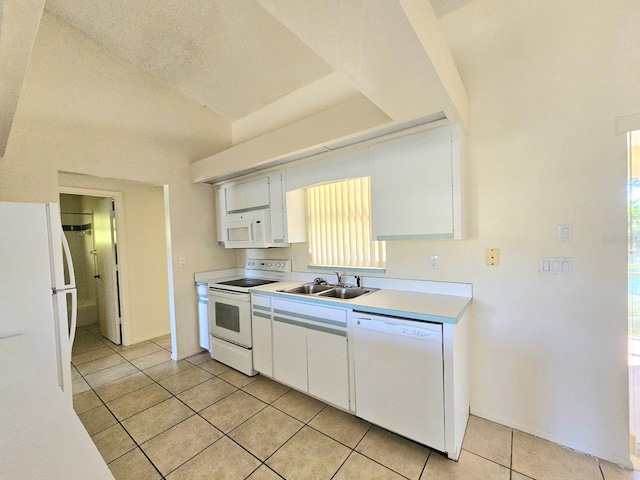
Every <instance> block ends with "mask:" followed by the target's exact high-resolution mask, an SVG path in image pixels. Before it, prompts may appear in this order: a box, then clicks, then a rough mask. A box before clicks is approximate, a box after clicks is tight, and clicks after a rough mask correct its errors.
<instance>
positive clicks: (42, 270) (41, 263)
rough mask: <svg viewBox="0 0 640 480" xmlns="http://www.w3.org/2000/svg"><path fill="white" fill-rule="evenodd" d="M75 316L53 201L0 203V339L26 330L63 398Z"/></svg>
mask: <svg viewBox="0 0 640 480" xmlns="http://www.w3.org/2000/svg"><path fill="white" fill-rule="evenodd" d="M65 262H66V265H67V271H68V280H67V281H66V282H65V270H64V265H65ZM68 302H70V306H71V308H67V303H68ZM76 315H77V291H76V286H75V275H74V270H73V263H72V261H71V255H70V252H69V246H68V244H67V241H66V238H65V236H64V234H63V232H62V225H61V222H60V208H59V205H58V204H57V203H47V204H38V203H14V202H0V339H2V338H6V337H12V336H15V335H20V334H24V335H29V336H30V337H31V338H32V339H33V340H34V341H35V342H36V343H37V345H38V350H39V351H40V353H41V354H42V355H43V356H44V357H45V359H46V369H45V371H43V372H42V375H43V376H49V378H51V379H52V380H53V381H55V382H57V383H58V385H59V386H60V388H62V390H63V391H64V392H65V394H66V396H67V398H68V399H69V400H71V399H72V395H73V393H72V388H71V347H72V345H73V339H74V336H75V329H76Z"/></svg>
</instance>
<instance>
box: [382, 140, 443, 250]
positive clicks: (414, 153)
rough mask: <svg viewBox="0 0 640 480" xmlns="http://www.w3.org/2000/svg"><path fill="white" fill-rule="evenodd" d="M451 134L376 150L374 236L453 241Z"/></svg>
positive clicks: (385, 145) (392, 144)
mask: <svg viewBox="0 0 640 480" xmlns="http://www.w3.org/2000/svg"><path fill="white" fill-rule="evenodd" d="M451 141H452V135H451V132H449V131H446V132H439V133H433V132H429V133H427V134H421V135H417V136H412V137H409V138H402V139H399V140H396V141H393V142H388V143H384V144H380V145H376V146H373V147H371V170H372V172H371V206H372V226H373V237H374V238H375V239H376V240H393V239H402V238H408V239H411V238H416V239H417V238H454V229H453V225H454V218H453V213H454V212H453V176H452V144H451Z"/></svg>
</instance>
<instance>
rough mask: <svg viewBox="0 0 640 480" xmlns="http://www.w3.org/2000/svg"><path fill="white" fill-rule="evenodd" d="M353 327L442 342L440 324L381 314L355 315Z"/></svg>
mask: <svg viewBox="0 0 640 480" xmlns="http://www.w3.org/2000/svg"><path fill="white" fill-rule="evenodd" d="M355 328H363V329H365V330H370V331H373V332H381V333H386V334H390V335H397V336H400V337H410V338H415V339H417V340H429V341H432V342H442V325H440V324H434V323H426V322H418V321H412V320H404V319H397V318H391V317H381V316H377V315H376V316H374V315H371V316H366V317H356V319H355Z"/></svg>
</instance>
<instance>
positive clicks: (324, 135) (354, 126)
mask: <svg viewBox="0 0 640 480" xmlns="http://www.w3.org/2000/svg"><path fill="white" fill-rule="evenodd" d="M390 120H391V119H390V118H389V117H388V116H387V115H385V113H384V112H382V111H381V110H380V109H379V108H378V107H376V106H375V105H373V104H372V103H371V102H370V101H369V100H368V99H367V98H366V97H364V96H363V95H360V94H356V95H354V96H352V97H351V98H350V99H349V100H347V101H345V102H342V103H339V104H337V105H335V106H333V107H330V108H327V109H325V110H323V111H321V112H318V113H316V114H314V115H310V116H309V117H307V118H304V119H302V120H299V121H297V122H293V123H290V124H288V125H285V126H283V127H280V128H278V129H276V130H273V131H270V132H269V133H267V134H265V135H262V136H259V137H256V138H252V139H251V140H247V141H246V142H244V143H241V144H239V145H236V146H234V147H232V148H230V149H228V150H224V151H222V152H220V153H217V154H215V155H212V156H210V157H207V158H203V159H202V160H198V161H197V162H195V163H193V164H191V180H192V181H193V182H194V183H198V182H212V181H217V180H223V179H225V178H229V177H230V176H233V175H234V174H235V175H238V174H241V173H248V172H250V171H253V170H257V169H259V168H266V167H267V166H269V164H273V163H274V162H277V161H278V160H279V159H282V158H285V157H286V158H289V157H291V156H292V155H296V154H301V153H304V152H309V151H312V150H317V149H318V146H319V145H322V144H324V143H328V142H332V141H333V140H335V139H337V138H343V137H348V136H349V135H353V134H357V133H359V132H362V131H366V130H370V129H371V128H373V127H378V126H379V125H383V124H388V122H389V121H390ZM321 150H323V149H321Z"/></svg>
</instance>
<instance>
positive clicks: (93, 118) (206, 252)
mask: <svg viewBox="0 0 640 480" xmlns="http://www.w3.org/2000/svg"><path fill="white" fill-rule="evenodd" d="M230 144H231V132H230V127H229V125H228V124H226V123H225V122H223V121H222V120H221V119H220V118H219V117H217V116H216V115H215V114H214V113H213V112H211V111H210V110H209V109H207V108H203V107H202V106H201V105H199V104H197V103H195V102H192V101H190V100H188V99H186V98H185V97H183V96H181V95H179V94H177V93H176V92H175V91H173V90H171V89H169V88H167V87H165V86H164V85H162V84H160V83H159V82H157V81H155V80H153V79H152V78H151V77H149V76H148V75H146V74H144V73H143V72H142V71H140V70H139V69H137V68H136V67H134V66H132V65H131V64H129V63H127V62H125V61H123V60H121V59H119V58H118V57H116V56H115V55H113V54H111V53H110V52H109V51H108V50H106V49H105V48H103V47H101V46H99V45H98V44H96V43H95V42H93V41H91V40H90V39H88V38H87V37H86V36H84V35H83V34H81V33H80V32H78V31H77V30H75V29H73V28H71V27H70V26H69V25H67V24H66V23H64V22H62V21H60V20H59V19H58V18H57V17H55V16H52V15H50V14H47V13H45V14H44V16H43V19H42V23H41V25H40V29H39V32H38V36H37V38H36V42H35V45H34V49H33V53H32V56H31V60H30V64H29V67H28V69H27V73H26V77H25V81H24V85H23V89H22V93H21V97H20V101H19V103H18V109H17V112H16V115H15V119H14V124H13V128H12V132H11V136H10V137H9V144H8V147H7V152H6V155H5V158H4V159H3V160H2V161H0V199H1V200H7V201H27V202H57V201H58V189H59V187H58V172H59V171H62V172H76V173H82V174H88V175H93V176H97V177H106V178H118V179H127V180H135V181H140V182H146V183H150V184H153V185H157V186H163V185H166V186H167V190H168V191H169V192H170V195H171V200H170V207H169V210H170V215H171V219H172V220H173V222H174V227H175V228H173V230H172V232H171V236H170V239H171V247H172V250H171V252H172V257H171V262H172V266H173V267H174V268H173V271H174V273H175V275H174V278H173V281H172V283H171V285H170V287H171V288H172V289H173V291H174V294H175V298H172V299H170V300H173V302H171V305H172V306H173V307H174V311H173V312H172V314H173V315H174V317H175V322H176V330H175V335H174V337H175V338H174V340H176V341H177V345H176V346H175V347H176V348H174V355H177V356H178V357H184V356H186V355H189V354H191V353H194V352H196V351H199V346H198V335H197V328H198V326H197V325H198V324H197V308H196V292H195V285H194V283H193V273H194V272H197V271H202V270H213V269H216V268H229V267H231V266H235V256H234V255H233V254H231V253H230V252H227V251H225V250H224V249H223V248H221V247H219V246H217V244H216V233H215V232H216V229H215V219H214V214H213V212H214V211H215V193H214V190H213V188H212V187H211V186H210V185H192V184H191V183H190V179H189V163H190V162H192V161H195V160H197V159H200V158H203V157H205V156H207V155H211V154H213V153H215V152H218V151H220V150H222V149H224V148H225V147H228V146H230ZM180 256H183V257H185V258H186V259H187V265H186V266H185V267H179V266H178V258H179V257H180ZM169 281H170V282H171V280H169Z"/></svg>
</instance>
